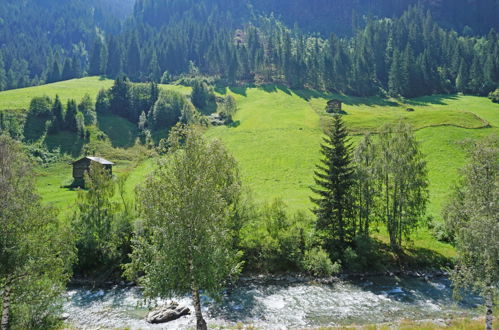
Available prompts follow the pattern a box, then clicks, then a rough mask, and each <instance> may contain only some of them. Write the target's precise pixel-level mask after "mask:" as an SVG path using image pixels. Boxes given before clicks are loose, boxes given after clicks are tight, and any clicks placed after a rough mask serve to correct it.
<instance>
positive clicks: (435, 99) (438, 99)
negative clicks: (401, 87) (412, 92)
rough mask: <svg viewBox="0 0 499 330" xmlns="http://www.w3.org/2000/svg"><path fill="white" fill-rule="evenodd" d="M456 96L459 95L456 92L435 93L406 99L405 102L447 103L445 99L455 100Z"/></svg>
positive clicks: (410, 103)
mask: <svg viewBox="0 0 499 330" xmlns="http://www.w3.org/2000/svg"><path fill="white" fill-rule="evenodd" d="M458 98H459V96H458V95H457V94H452V95H443V94H437V95H428V96H421V97H417V98H414V99H407V100H406V101H405V103H406V104H409V105H416V106H427V105H447V104H448V103H446V102H445V101H448V100H457V99H458Z"/></svg>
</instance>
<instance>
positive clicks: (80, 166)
mask: <svg viewBox="0 0 499 330" xmlns="http://www.w3.org/2000/svg"><path fill="white" fill-rule="evenodd" d="M92 163H98V164H101V165H102V166H104V167H105V168H106V169H107V170H108V171H109V173H110V174H113V165H114V163H112V162H110V161H108V160H106V159H104V158H101V157H83V158H82V159H80V160H77V161H76V162H74V163H73V164H72V165H73V178H74V180H75V181H77V182H83V177H84V175H85V172H86V171H88V170H89V169H90V164H92Z"/></svg>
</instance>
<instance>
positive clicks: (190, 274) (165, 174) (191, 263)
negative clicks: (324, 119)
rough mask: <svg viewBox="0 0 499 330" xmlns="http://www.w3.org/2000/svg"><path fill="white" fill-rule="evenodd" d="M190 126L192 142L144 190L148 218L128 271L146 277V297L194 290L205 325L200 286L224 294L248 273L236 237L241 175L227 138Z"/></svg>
mask: <svg viewBox="0 0 499 330" xmlns="http://www.w3.org/2000/svg"><path fill="white" fill-rule="evenodd" d="M186 129H187V133H186V134H184V136H185V137H186V138H185V140H184V143H183V144H177V143H174V142H172V143H171V145H172V149H171V150H172V152H171V154H169V155H167V156H166V157H165V158H164V159H162V160H161V161H160V163H159V164H158V165H159V167H158V168H157V169H156V170H155V171H154V172H153V173H152V175H151V176H150V177H149V178H148V179H147V180H146V182H145V183H144V184H143V185H141V186H140V187H139V188H138V202H139V207H140V210H141V213H142V216H143V220H142V221H141V222H139V223H137V225H136V229H135V233H136V239H135V241H134V250H133V253H132V254H131V258H132V263H131V264H129V265H128V267H127V274H128V276H130V277H134V278H135V277H136V275H138V274H143V276H142V277H140V278H139V283H141V285H143V286H144V288H145V294H146V296H150V297H158V296H159V297H171V296H173V295H175V294H185V293H192V294H193V302H194V306H195V311H196V317H197V323H198V328H199V327H200V326H201V325H202V324H203V323H204V320H203V318H202V315H201V306H200V301H199V290H200V289H202V290H204V291H205V292H207V293H209V294H212V295H215V296H216V295H218V294H219V292H220V289H221V288H223V286H224V285H225V283H226V281H227V280H228V279H230V277H232V276H236V275H237V274H238V273H239V271H240V266H241V264H240V262H239V258H240V254H239V253H238V252H237V251H236V250H235V249H234V248H233V245H232V244H233V239H232V235H231V231H232V228H233V223H232V217H231V207H232V205H233V204H234V202H235V201H236V200H237V199H238V196H239V194H240V180H239V173H238V170H237V163H236V162H235V160H234V159H233V158H232V157H231V156H230V155H228V153H227V152H226V151H225V149H224V148H223V147H222V145H221V144H220V143H218V142H217V141H213V142H206V141H205V140H204V139H203V137H202V136H201V134H200V133H198V132H196V131H195V130H194V129H192V128H186ZM171 140H172V141H179V139H178V138H176V137H173V136H172V139H171ZM204 328H205V327H204Z"/></svg>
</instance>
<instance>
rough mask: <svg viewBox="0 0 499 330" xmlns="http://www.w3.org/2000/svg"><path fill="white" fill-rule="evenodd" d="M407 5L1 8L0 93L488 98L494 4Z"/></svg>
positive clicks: (497, 50) (493, 73) (493, 72)
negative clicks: (110, 88)
mask: <svg viewBox="0 0 499 330" xmlns="http://www.w3.org/2000/svg"><path fill="white" fill-rule="evenodd" d="M413 2H414V3H411V1H409V3H407V2H406V1H394V0H391V1H388V0H385V1H383V2H382V5H378V4H374V2H371V1H369V2H368V4H366V5H365V4H362V5H360V4H357V5H350V4H349V3H348V4H347V2H345V1H338V2H335V4H334V5H326V4H324V3H322V2H321V1H316V2H314V3H313V4H312V5H310V6H309V5H307V6H305V5H304V4H302V3H301V1H290V2H288V3H287V4H286V5H283V4H281V3H280V1H274V2H272V1H271V2H270V3H268V2H267V1H265V2H264V1H255V2H254V3H253V2H251V1H237V2H234V1H227V0H215V1H168V0H157V1H137V2H136V3H135V4H134V5H133V9H132V4H131V3H130V1H129V2H126V1H125V4H124V5H117V4H116V3H115V2H113V1H100V2H99V1H95V3H92V2H90V3H88V2H86V1H85V2H84V1H69V2H68V1H64V2H63V1H47V3H48V5H47V4H45V3H44V2H43V1H41V2H34V1H33V4H31V1H26V2H17V1H7V4H6V5H5V6H2V8H1V9H0V10H3V11H4V12H5V14H2V15H1V16H0V17H2V21H1V22H0V23H1V24H2V26H3V27H5V28H2V29H1V30H0V42H1V43H2V47H1V49H0V90H5V89H12V88H20V87H25V86H30V85H37V84H42V83H50V82H56V81H60V80H67V79H71V78H79V77H82V76H84V75H105V76H108V77H111V78H115V77H117V76H118V75H120V74H122V73H123V74H126V75H127V76H128V77H129V78H130V79H131V80H133V81H155V82H161V81H163V82H168V81H169V80H170V79H171V78H172V77H175V76H178V75H181V74H185V73H189V72H192V70H199V72H200V73H202V74H204V75H209V76H214V77H217V78H218V79H220V80H221V81H222V82H225V83H227V84H234V83H241V84H247V83H281V84H286V85H288V86H289V87H292V88H305V87H308V88H314V89H318V90H324V91H334V92H341V93H346V94H350V95H358V96H372V95H390V96H399V95H400V96H404V97H415V96H421V95H428V94H435V93H454V92H463V93H467V94H475V95H486V94H488V93H490V92H491V91H493V90H494V89H495V88H494V87H495V86H496V85H497V83H498V81H499V63H498V61H499V46H498V44H499V37H498V35H497V32H496V29H497V25H498V23H497V20H496V19H495V18H496V17H495V16H496V15H495V14H494V13H497V11H498V10H499V8H498V6H499V5H498V4H497V2H496V1H493V0H490V1H478V2H476V4H475V2H473V4H469V3H468V2H469V1H464V0H463V1H461V2H463V4H462V5H458V4H456V2H455V1H453V2H452V4H447V3H446V2H445V1H440V2H437V3H433V2H429V1H428V2H425V1H422V2H416V1H413ZM127 6H128V8H129V11H130V12H127V10H128V9H127ZM303 6H305V7H307V10H305V11H301V10H299V8H302V7H303ZM40 11H42V12H46V13H47V15H48V16H49V17H51V19H48V20H46V19H45V18H46V17H44V19H43V20H40V17H41V16H44V15H39V13H40ZM274 11H275V12H274ZM7 13H8V15H7ZM127 14H130V15H131V16H130V17H129V18H127V19H126V20H122V19H120V18H123V17H125V16H126V15H127ZM28 22H29V24H28ZM316 26H319V27H320V28H316ZM14 40H15V42H14Z"/></svg>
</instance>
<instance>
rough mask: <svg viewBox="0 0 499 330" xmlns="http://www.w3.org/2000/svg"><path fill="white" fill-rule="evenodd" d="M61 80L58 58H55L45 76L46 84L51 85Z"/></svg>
mask: <svg viewBox="0 0 499 330" xmlns="http://www.w3.org/2000/svg"><path fill="white" fill-rule="evenodd" d="M60 80H61V66H60V64H59V57H58V56H55V57H54V60H53V62H52V67H51V69H50V71H49V72H48V74H47V83H49V84H50V83H53V82H56V81H60Z"/></svg>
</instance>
